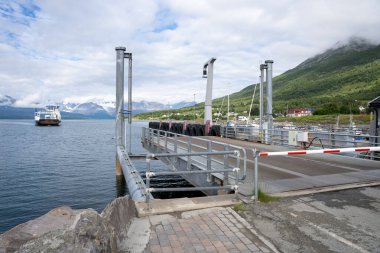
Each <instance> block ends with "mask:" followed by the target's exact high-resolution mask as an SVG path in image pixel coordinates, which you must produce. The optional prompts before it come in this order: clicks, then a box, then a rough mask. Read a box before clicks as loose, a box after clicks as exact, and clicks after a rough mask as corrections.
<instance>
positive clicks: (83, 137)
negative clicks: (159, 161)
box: [0, 120, 147, 233]
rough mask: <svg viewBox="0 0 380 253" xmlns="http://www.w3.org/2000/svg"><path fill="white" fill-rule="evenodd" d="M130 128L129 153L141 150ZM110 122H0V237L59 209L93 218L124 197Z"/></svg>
mask: <svg viewBox="0 0 380 253" xmlns="http://www.w3.org/2000/svg"><path fill="white" fill-rule="evenodd" d="M145 125H147V122H134V127H133V128H132V136H133V138H132V139H133V141H132V147H133V148H132V149H133V150H132V151H133V152H136V153H146V151H145V150H144V149H143V148H142V147H141V144H140V136H141V127H142V126H145ZM115 150H116V147H115V122H114V120H64V121H63V123H62V125H61V126H59V127H52V126H50V127H38V126H35V125H34V121H33V120H0V233H2V232H4V231H6V230H8V229H10V228H12V227H14V226H16V225H18V224H20V223H23V222H26V221H28V220H30V219H34V218H36V217H38V216H41V215H43V214H45V213H47V212H48V211H49V210H51V209H52V208H55V207H59V206H63V205H66V206H70V207H72V208H76V209H79V208H93V209H95V210H97V211H98V212H100V211H102V210H103V208H104V207H105V206H106V205H107V204H108V203H109V202H111V201H112V200H113V199H114V198H115V197H117V196H120V195H124V194H125V193H127V189H126V186H125V185H123V184H120V183H118V182H117V181H116V177H115Z"/></svg>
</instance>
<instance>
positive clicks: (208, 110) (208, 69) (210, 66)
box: [203, 58, 216, 126]
mask: <svg viewBox="0 0 380 253" xmlns="http://www.w3.org/2000/svg"><path fill="white" fill-rule="evenodd" d="M215 61H216V58H211V59H210V60H208V61H207V62H206V63H205V64H204V65H203V77H205V78H206V77H207V88H206V100H205V114H204V124H206V123H207V121H210V126H211V125H212V84H213V77H214V62H215Z"/></svg>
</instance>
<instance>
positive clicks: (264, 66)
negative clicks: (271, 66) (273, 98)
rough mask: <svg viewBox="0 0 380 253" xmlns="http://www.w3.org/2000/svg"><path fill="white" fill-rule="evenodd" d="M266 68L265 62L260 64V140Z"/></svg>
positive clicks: (261, 138)
mask: <svg viewBox="0 0 380 253" xmlns="http://www.w3.org/2000/svg"><path fill="white" fill-rule="evenodd" d="M266 68H267V65H266V64H261V65H260V121H259V135H260V140H261V142H263V122H264V118H263V115H264V70H265V69H266Z"/></svg>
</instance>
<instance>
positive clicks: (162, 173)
mask: <svg viewBox="0 0 380 253" xmlns="http://www.w3.org/2000/svg"><path fill="white" fill-rule="evenodd" d="M238 152H239V151H237V150H234V151H219V152H194V153H175V154H171V153H164V154H162V153H161V154H148V155H146V173H145V176H146V188H145V190H146V199H145V201H146V204H147V209H148V211H149V210H151V206H150V200H151V193H152V192H173V191H199V190H219V189H230V190H233V191H234V193H235V197H236V199H238V196H237V194H238V189H239V177H238V173H239V170H240V168H239V167H234V168H232V169H229V167H228V164H226V163H225V166H224V169H217V170H213V169H211V167H210V168H209V169H208V170H188V171H160V172H152V171H151V160H152V159H154V158H159V157H178V156H187V157H191V156H202V155H207V156H208V157H209V156H215V155H224V156H226V155H232V154H235V155H236V154H237V153H238ZM213 173H223V174H224V181H223V182H224V183H223V186H194V187H181V188H167V187H166V188H151V187H150V178H151V177H154V176H167V175H189V174H207V178H208V179H209V178H211V174H213ZM229 173H235V184H234V185H230V184H228V177H229V175H228V174H229Z"/></svg>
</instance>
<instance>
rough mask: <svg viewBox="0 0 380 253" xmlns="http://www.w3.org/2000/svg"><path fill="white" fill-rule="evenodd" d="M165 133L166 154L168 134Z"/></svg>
mask: <svg viewBox="0 0 380 253" xmlns="http://www.w3.org/2000/svg"><path fill="white" fill-rule="evenodd" d="M164 133H165V152H168V132H166V131H165V132H164Z"/></svg>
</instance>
